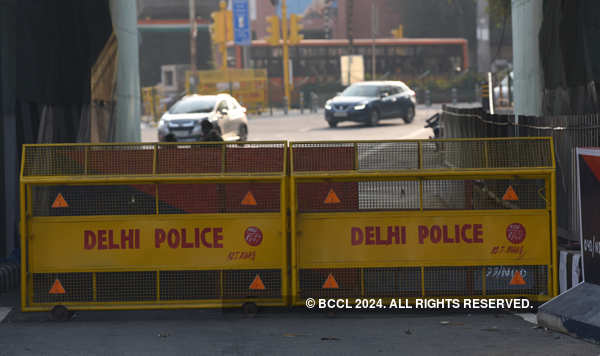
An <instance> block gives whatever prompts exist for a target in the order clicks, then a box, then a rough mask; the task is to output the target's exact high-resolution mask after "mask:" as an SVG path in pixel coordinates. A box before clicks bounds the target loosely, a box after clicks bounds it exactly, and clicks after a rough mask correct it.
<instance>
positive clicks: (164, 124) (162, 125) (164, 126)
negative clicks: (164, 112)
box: [158, 120, 169, 133]
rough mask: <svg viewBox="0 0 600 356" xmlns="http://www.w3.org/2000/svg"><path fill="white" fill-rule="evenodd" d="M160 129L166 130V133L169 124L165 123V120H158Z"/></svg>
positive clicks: (160, 130) (161, 130)
mask: <svg viewBox="0 0 600 356" xmlns="http://www.w3.org/2000/svg"><path fill="white" fill-rule="evenodd" d="M158 131H159V132H164V133H166V132H167V131H169V129H168V128H167V124H166V123H165V121H164V120H160V121H159V122H158Z"/></svg>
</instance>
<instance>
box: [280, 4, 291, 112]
mask: <svg viewBox="0 0 600 356" xmlns="http://www.w3.org/2000/svg"><path fill="white" fill-rule="evenodd" d="M281 34H282V38H283V90H284V95H285V96H284V98H283V100H284V105H286V106H287V110H289V109H290V82H289V80H290V68H289V67H290V66H289V61H290V53H289V44H288V22H287V6H286V0H281Z"/></svg>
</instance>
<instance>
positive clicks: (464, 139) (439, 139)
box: [289, 136, 550, 148]
mask: <svg viewBox="0 0 600 356" xmlns="http://www.w3.org/2000/svg"><path fill="white" fill-rule="evenodd" d="M548 140H550V137H541V136H535V137H531V136H526V137H485V138H436V139H415V140H335V141H292V142H290V143H289V144H290V147H292V148H293V146H294V145H298V144H301V145H305V144H320V145H323V144H336V143H398V142H419V141H420V142H464V141H467V142H468V141H473V142H484V141H548Z"/></svg>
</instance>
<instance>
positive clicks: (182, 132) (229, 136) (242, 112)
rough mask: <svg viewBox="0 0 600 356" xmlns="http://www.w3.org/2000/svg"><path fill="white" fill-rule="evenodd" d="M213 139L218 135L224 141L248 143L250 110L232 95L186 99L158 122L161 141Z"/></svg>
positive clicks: (190, 97) (177, 103)
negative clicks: (248, 112)
mask: <svg viewBox="0 0 600 356" xmlns="http://www.w3.org/2000/svg"><path fill="white" fill-rule="evenodd" d="M203 121H206V122H205V123H202V122H203ZM207 123H210V125H209V124H207ZM207 127H208V128H209V129H210V130H211V132H208V130H207ZM209 136H218V137H219V138H221V139H222V140H223V141H246V140H248V118H247V116H246V108H245V107H243V106H241V105H240V103H238V101H237V100H235V98H233V97H232V96H231V95H229V94H218V95H195V94H194V95H188V96H185V97H183V98H182V99H181V100H179V101H178V102H176V103H175V104H174V105H173V106H171V108H169V110H168V111H167V112H165V113H164V115H163V116H162V117H161V119H160V121H159V123H158V140H159V141H161V142H163V141H178V142H190V141H208V140H211V139H210V137H209Z"/></svg>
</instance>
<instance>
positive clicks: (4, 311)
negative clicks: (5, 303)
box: [0, 307, 12, 323]
mask: <svg viewBox="0 0 600 356" xmlns="http://www.w3.org/2000/svg"><path fill="white" fill-rule="evenodd" d="M11 310H12V308H10V307H0V323H1V322H2V320H4V318H6V317H7V316H8V313H10V311H11Z"/></svg>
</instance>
